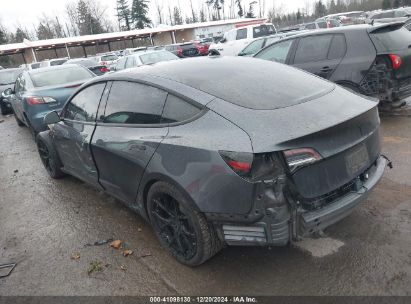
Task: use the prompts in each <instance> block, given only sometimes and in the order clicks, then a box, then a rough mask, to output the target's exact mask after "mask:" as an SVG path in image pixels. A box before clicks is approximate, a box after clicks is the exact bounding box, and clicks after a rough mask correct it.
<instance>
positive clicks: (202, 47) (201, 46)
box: [194, 41, 209, 56]
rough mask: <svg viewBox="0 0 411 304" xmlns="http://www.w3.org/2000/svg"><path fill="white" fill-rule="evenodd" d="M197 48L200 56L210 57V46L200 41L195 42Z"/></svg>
mask: <svg viewBox="0 0 411 304" xmlns="http://www.w3.org/2000/svg"><path fill="white" fill-rule="evenodd" d="M194 45H195V47H196V48H197V50H198V53H199V55H200V56H207V55H208V47H209V45H208V44H207V43H202V42H199V41H196V42H194Z"/></svg>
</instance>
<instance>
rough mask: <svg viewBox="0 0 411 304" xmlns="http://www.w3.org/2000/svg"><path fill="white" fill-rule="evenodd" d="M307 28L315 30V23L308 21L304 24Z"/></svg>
mask: <svg viewBox="0 0 411 304" xmlns="http://www.w3.org/2000/svg"><path fill="white" fill-rule="evenodd" d="M304 27H305V28H306V29H307V30H315V29H316V28H317V27H316V26H315V23H308V24H306V25H305V26H304Z"/></svg>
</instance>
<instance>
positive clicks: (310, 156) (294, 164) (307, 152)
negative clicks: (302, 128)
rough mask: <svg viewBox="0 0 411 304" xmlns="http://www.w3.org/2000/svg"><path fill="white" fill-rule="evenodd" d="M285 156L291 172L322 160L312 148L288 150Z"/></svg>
mask: <svg viewBox="0 0 411 304" xmlns="http://www.w3.org/2000/svg"><path fill="white" fill-rule="evenodd" d="M284 156H285V160H286V162H287V164H288V168H289V169H290V171H291V172H295V171H296V170H297V169H298V168H301V167H304V166H307V165H310V164H313V163H315V162H317V161H319V160H321V159H322V157H321V155H320V154H319V153H318V152H317V151H315V150H314V149H312V148H301V149H293V150H286V151H284Z"/></svg>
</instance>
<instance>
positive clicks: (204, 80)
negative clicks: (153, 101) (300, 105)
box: [99, 56, 334, 108]
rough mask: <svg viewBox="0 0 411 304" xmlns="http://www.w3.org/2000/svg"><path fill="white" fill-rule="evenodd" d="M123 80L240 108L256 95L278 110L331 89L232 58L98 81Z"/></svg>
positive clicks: (288, 70)
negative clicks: (194, 94) (178, 90)
mask: <svg viewBox="0 0 411 304" xmlns="http://www.w3.org/2000/svg"><path fill="white" fill-rule="evenodd" d="M199 71H201V73H199ZM125 79H127V80H133V79H134V80H136V81H140V82H146V83H151V84H152V85H155V84H158V83H165V82H167V83H168V84H167V86H169V87H170V86H171V87H172V86H173V83H174V86H175V87H177V86H181V85H184V86H185V87H190V88H193V89H195V90H196V92H198V93H199V94H200V93H206V94H208V95H209V96H210V95H211V96H214V97H217V98H220V99H223V100H225V101H227V102H230V103H234V104H241V105H247V104H253V103H254V102H255V100H256V94H258V95H257V96H258V100H259V102H260V103H261V104H263V105H267V104H272V103H273V98H274V97H275V101H276V102H275V103H276V104H277V105H278V108H281V107H283V106H284V105H285V104H288V102H287V100H299V99H300V98H301V99H304V98H305V99H307V98H315V96H317V95H319V94H322V93H324V92H329V91H330V90H332V89H333V88H334V84H333V83H331V82H327V81H325V80H322V79H320V78H319V77H315V76H312V75H310V74H308V73H306V72H303V71H300V70H298V69H295V68H292V67H289V66H287V65H283V64H280V63H275V62H267V61H265V60H261V59H255V58H245V57H232V56H210V57H208V56H207V57H197V58H189V59H185V60H172V61H166V62H159V63H155V64H153V65H149V66H142V67H138V68H133V69H127V70H124V71H120V72H117V73H114V74H110V75H107V76H102V77H100V78H99V81H102V80H106V81H107V80H125ZM170 82H171V84H170ZM160 86H161V85H160ZM286 87H287V90H284V88H286Z"/></svg>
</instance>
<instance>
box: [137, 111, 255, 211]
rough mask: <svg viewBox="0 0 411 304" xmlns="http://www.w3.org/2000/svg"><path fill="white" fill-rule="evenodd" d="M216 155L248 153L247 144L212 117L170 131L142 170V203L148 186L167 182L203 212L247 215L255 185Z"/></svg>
mask: <svg viewBox="0 0 411 304" xmlns="http://www.w3.org/2000/svg"><path fill="white" fill-rule="evenodd" d="M219 150H228V151H242V152H252V147H251V142H250V138H249V137H248V135H247V134H246V133H245V132H244V131H243V130H241V129H240V128H239V127H237V126H235V125H234V124H232V123H230V122H229V121H227V120H226V119H224V118H222V117H221V116H219V115H218V114H216V113H214V112H212V111H207V112H206V113H205V114H204V115H203V116H201V117H200V118H198V119H197V120H194V121H192V122H190V123H187V124H183V125H179V126H173V127H169V133H168V135H167V137H166V138H165V139H164V140H163V141H162V142H161V144H160V146H159V147H158V149H157V150H156V152H155V154H154V156H153V158H152V160H151V161H150V163H149V165H148V166H147V168H146V172H145V175H144V177H143V180H142V183H141V184H140V185H141V186H140V189H139V195H140V199H141V198H142V196H143V195H144V193H145V192H146V191H147V188H146V187H147V185H150V184H151V183H152V182H153V181H155V180H165V181H167V182H170V183H173V184H175V185H176V186H178V188H180V189H181V190H182V191H183V193H184V194H185V195H186V196H188V197H189V199H190V201H191V202H192V203H194V205H195V206H194V207H195V208H198V210H200V211H201V212H210V213H234V214H245V213H247V212H248V211H249V210H250V209H251V207H252V203H253V189H254V185H253V184H251V183H249V182H247V181H245V180H243V179H242V178H241V177H239V176H238V175H237V174H235V173H234V172H233V171H232V170H231V169H230V168H229V167H228V166H227V165H226V163H225V162H224V161H223V159H222V158H221V156H220V155H219V153H218V151H219ZM140 202H141V201H140Z"/></svg>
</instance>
